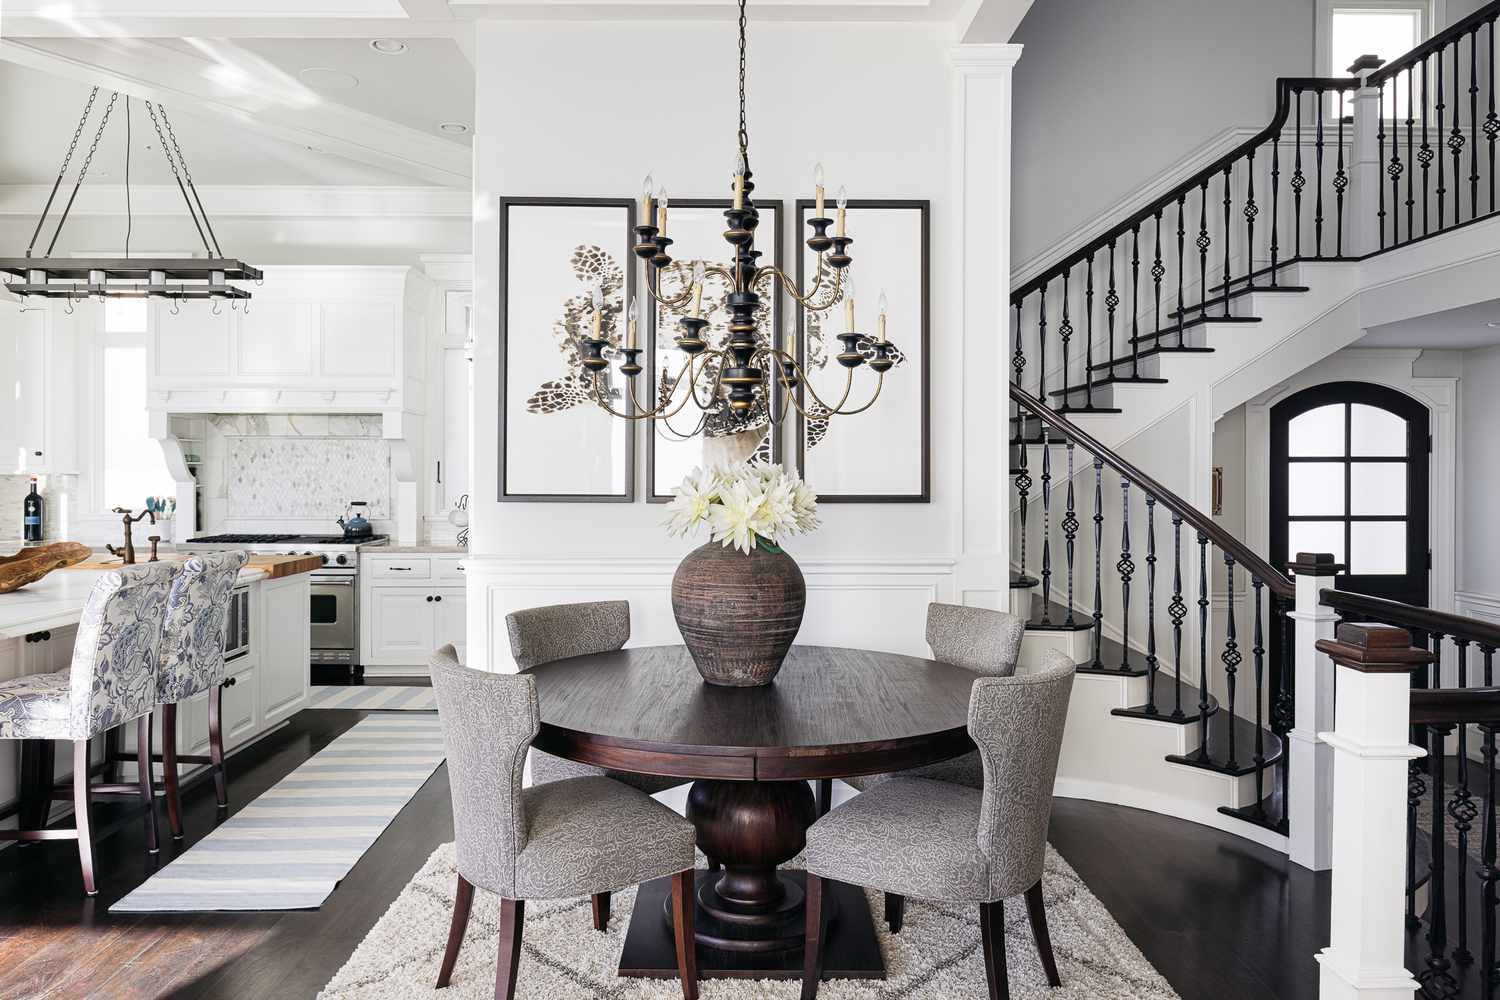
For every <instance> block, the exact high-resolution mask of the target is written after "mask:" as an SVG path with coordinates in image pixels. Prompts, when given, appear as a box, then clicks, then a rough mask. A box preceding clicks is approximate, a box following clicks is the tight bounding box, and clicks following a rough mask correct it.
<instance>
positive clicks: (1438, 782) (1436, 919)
mask: <svg viewBox="0 0 1500 1000" xmlns="http://www.w3.org/2000/svg"><path fill="white" fill-rule="evenodd" d="M1427 731H1428V732H1429V733H1430V734H1431V736H1432V744H1431V752H1430V756H1429V757H1428V760H1430V761H1431V762H1432V766H1431V769H1430V772H1431V774H1432V830H1431V831H1430V832H1431V839H1430V842H1429V846H1430V855H1431V856H1430V860H1429V861H1428V863H1427V872H1428V874H1427V894H1428V895H1427V898H1428V904H1427V961H1426V963H1425V965H1426V967H1425V968H1424V969H1423V970H1422V971H1421V972H1419V973H1417V981H1418V982H1419V983H1421V984H1422V994H1423V995H1424V996H1427V997H1434V998H1437V1000H1447V998H1449V997H1455V996H1457V995H1458V981H1457V980H1455V979H1454V978H1453V974H1452V973H1451V972H1450V971H1449V970H1450V969H1451V968H1452V963H1450V962H1449V961H1448V914H1447V910H1448V900H1447V891H1446V890H1447V886H1446V884H1445V883H1446V876H1447V871H1446V868H1447V865H1446V863H1445V856H1446V855H1447V853H1448V844H1447V842H1446V841H1447V838H1446V837H1445V836H1444V828H1445V826H1446V821H1445V817H1444V816H1443V791H1444V789H1443V742H1444V740H1445V739H1446V737H1447V735H1448V734H1449V733H1451V732H1452V731H1453V726H1452V725H1449V724H1434V725H1430V726H1428V727H1427Z"/></svg>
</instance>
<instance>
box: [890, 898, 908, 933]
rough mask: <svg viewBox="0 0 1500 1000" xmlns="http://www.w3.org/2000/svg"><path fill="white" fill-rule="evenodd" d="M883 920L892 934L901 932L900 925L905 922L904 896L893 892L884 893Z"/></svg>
mask: <svg viewBox="0 0 1500 1000" xmlns="http://www.w3.org/2000/svg"><path fill="white" fill-rule="evenodd" d="M885 922H886V923H887V924H889V925H890V928H891V933H892V934H900V933H901V925H902V924H903V923H905V922H906V897H905V896H903V895H901V894H900V893H895V892H888V893H886V894H885Z"/></svg>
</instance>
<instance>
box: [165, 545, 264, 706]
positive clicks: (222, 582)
mask: <svg viewBox="0 0 1500 1000" xmlns="http://www.w3.org/2000/svg"><path fill="white" fill-rule="evenodd" d="M249 558H250V557H249V556H248V555H247V554H246V553H244V552H212V553H208V554H206V555H197V556H193V557H192V558H191V559H189V560H188V561H187V562H185V563H183V564H182V569H181V570H180V571H179V572H178V574H177V576H176V577H175V578H174V579H173V580H172V593H171V595H170V596H169V597H168V598H167V621H166V635H164V636H163V637H162V645H161V670H160V671H159V672H158V673H157V678H156V692H157V699H158V700H159V701H160V702H161V704H163V705H175V704H176V703H177V702H180V701H183V700H184V699H186V698H191V697H192V696H193V695H195V694H197V693H198V692H200V691H207V690H209V689H210V688H212V687H214V686H215V685H217V684H220V683H222V682H223V680H224V640H225V635H224V621H225V617H226V615H227V614H228V613H229V595H230V593H231V592H233V590H234V584H235V581H236V580H237V579H238V578H239V575H240V570H241V569H242V568H243V567H244V565H245V562H246V561H247V560H248V559H249Z"/></svg>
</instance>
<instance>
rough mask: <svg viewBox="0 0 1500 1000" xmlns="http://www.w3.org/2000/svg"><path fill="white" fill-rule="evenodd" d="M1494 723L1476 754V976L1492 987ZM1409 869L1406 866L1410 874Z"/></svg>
mask: <svg viewBox="0 0 1500 1000" xmlns="http://www.w3.org/2000/svg"><path fill="white" fill-rule="evenodd" d="M1479 651H1480V653H1481V654H1483V656H1484V686H1485V687H1490V686H1491V685H1493V684H1494V683H1495V673H1494V658H1495V648H1494V647H1493V646H1485V645H1481V646H1480V647H1479ZM1496 728H1497V727H1496V725H1495V723H1490V722H1486V723H1481V724H1480V726H1479V731H1480V732H1482V733H1483V734H1484V742H1483V745H1482V749H1481V750H1480V754H1481V756H1482V757H1483V758H1484V788H1485V793H1484V830H1483V832H1482V833H1481V834H1480V837H1481V838H1482V840H1481V842H1480V865H1479V872H1478V874H1479V884H1480V887H1481V888H1480V904H1479V913H1480V925H1479V933H1480V944H1479V976H1480V982H1482V983H1487V984H1492V985H1493V984H1494V982H1495V974H1496V969H1495V907H1496V900H1495V881H1496V877H1497V874H1500V873H1497V872H1496V870H1495V730H1496ZM1411 867H1412V866H1410V865H1409V866H1408V869H1407V871H1408V872H1410V870H1411Z"/></svg>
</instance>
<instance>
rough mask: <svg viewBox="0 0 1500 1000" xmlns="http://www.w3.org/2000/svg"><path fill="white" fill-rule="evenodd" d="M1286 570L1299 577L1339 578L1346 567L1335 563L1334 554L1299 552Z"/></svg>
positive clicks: (1287, 565)
mask: <svg viewBox="0 0 1500 1000" xmlns="http://www.w3.org/2000/svg"><path fill="white" fill-rule="evenodd" d="M1286 568H1287V569H1289V570H1291V571H1292V572H1293V573H1295V574H1296V575H1297V576H1338V575H1339V574H1340V573H1342V572H1343V571H1344V569H1345V566H1344V564H1343V563H1341V562H1334V561H1333V553H1332V552H1298V553H1297V558H1296V559H1294V560H1292V561H1291V562H1289V563H1287V564H1286Z"/></svg>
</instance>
